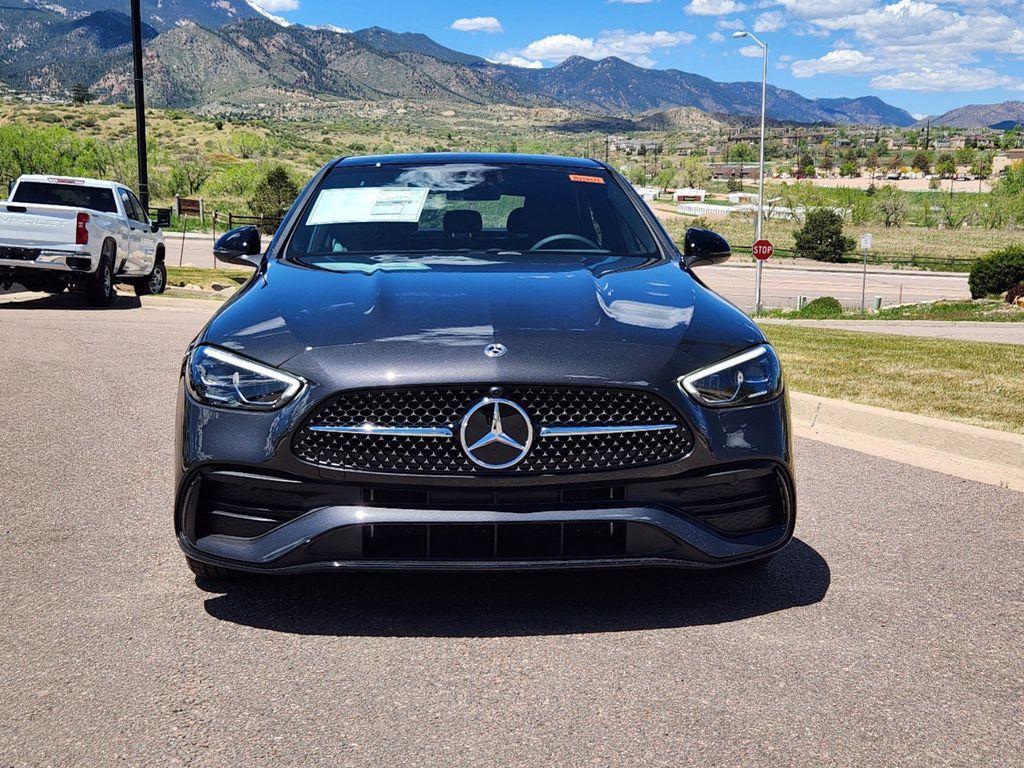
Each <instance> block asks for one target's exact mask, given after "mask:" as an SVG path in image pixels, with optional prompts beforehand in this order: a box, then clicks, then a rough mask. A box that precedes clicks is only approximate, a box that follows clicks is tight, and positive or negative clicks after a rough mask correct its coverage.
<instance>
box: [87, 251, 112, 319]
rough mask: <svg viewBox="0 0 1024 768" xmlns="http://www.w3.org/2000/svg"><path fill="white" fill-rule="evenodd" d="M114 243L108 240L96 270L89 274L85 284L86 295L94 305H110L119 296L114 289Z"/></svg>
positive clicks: (101, 252)
mask: <svg viewBox="0 0 1024 768" xmlns="http://www.w3.org/2000/svg"><path fill="white" fill-rule="evenodd" d="M115 253H116V249H115V247H114V244H113V243H112V242H111V241H109V240H107V241H105V242H104V243H103V249H102V250H101V251H100V263H99V266H98V267H96V271H95V272H94V273H93V274H92V275H90V276H89V282H88V284H87V285H86V286H85V296H86V298H87V299H88V301H89V304H90V305H91V306H93V307H109V306H110V305H111V304H113V303H114V299H115V298H117V292H116V291H115V290H114V254H115Z"/></svg>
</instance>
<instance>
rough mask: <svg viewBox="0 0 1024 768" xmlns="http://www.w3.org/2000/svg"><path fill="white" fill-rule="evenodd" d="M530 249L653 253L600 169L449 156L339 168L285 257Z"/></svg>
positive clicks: (315, 260) (627, 203) (309, 259)
mask: <svg viewBox="0 0 1024 768" xmlns="http://www.w3.org/2000/svg"><path fill="white" fill-rule="evenodd" d="M527 251H536V252H549V253H550V252H559V253H567V252H568V253H584V254H596V255H604V254H607V255H616V256H644V257H650V256H653V255H655V254H656V253H657V246H656V244H655V240H654V236H653V235H652V234H651V231H650V230H649V228H648V227H647V224H646V223H645V221H644V219H643V217H642V216H641V215H640V213H639V212H638V211H637V209H636V207H635V206H634V205H633V203H632V202H631V200H630V199H629V198H628V197H627V196H626V194H625V192H623V190H622V189H621V188H620V187H619V185H618V184H617V183H616V182H615V181H614V180H613V179H612V178H611V177H610V176H609V174H608V173H607V172H605V171H604V170H603V169H591V168H586V169H575V168H565V167H561V168H560V167H554V166H535V165H514V164H512V165H506V164H484V163H457V164H456V163H450V164H438V165H428V164H423V165H367V166H339V167H336V168H334V169H333V170H332V171H330V172H329V173H328V174H327V176H326V177H325V179H324V181H323V183H322V184H321V185H320V188H319V189H318V190H317V192H316V195H315V197H314V198H313V200H312V201H311V203H310V204H309V205H308V206H307V207H306V210H305V211H303V213H302V214H301V220H300V223H299V225H298V227H297V228H296V231H295V234H294V236H293V237H292V239H291V242H290V243H289V245H288V251H287V258H290V259H295V260H297V261H300V262H302V263H306V264H313V265H317V266H324V267H327V268H330V266H331V264H332V263H333V262H336V261H343V260H344V258H345V257H344V256H340V254H353V253H358V254H378V255H380V254H395V253H465V252H487V253H502V254H506V255H516V254H521V253H525V252H527Z"/></svg>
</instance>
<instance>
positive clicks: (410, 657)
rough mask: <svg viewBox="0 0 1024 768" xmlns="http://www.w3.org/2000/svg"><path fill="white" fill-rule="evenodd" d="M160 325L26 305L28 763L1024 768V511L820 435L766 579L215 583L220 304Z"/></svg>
mask: <svg viewBox="0 0 1024 768" xmlns="http://www.w3.org/2000/svg"><path fill="white" fill-rule="evenodd" d="M133 304H134V302H132V301H130V300H124V301H123V302H122V306H124V307H126V308H125V309H121V310H117V309H114V310H108V311H93V310H88V309H80V308H75V307H77V306H78V305H74V304H71V303H69V302H67V301H64V302H63V303H62V302H61V301H60V300H52V299H45V300H42V301H38V302H36V303H35V304H34V306H32V308H31V309H25V308H24V306H22V307H21V308H10V306H11V305H3V304H0V344H2V345H3V349H4V351H5V364H4V365H3V366H2V367H0V387H2V390H3V392H4V398H3V414H2V418H0V444H2V445H3V446H4V459H3V465H2V466H3V472H0V500H2V502H0V503H2V518H0V520H2V526H3V528H2V531H3V535H2V536H0V589H2V601H3V602H2V605H3V614H4V615H3V621H2V622H0V724H2V726H0V765H3V766H44V765H48V766H49V765H52V766H75V767H76V768H80V767H82V766H104V768H106V767H108V766H113V765H125V766H133V767H134V766H159V768H166V766H170V765H203V766H221V765H236V766H246V767H248V766H263V765H267V766H361V767H363V766H405V765H416V766H435V765H444V766H473V767H474V768H479V767H480V766H501V767H502V768H507V767H509V766H531V767H532V766H630V767H633V766H666V768H668V767H672V768H676V767H677V766H681V765H686V764H695V765H714V766H718V765H772V766H809V765H813V766H854V765H863V766H879V765H901V766H911V765H914V766H945V765H949V766H953V765H958V766H963V765H971V766H983V765H984V766H1006V765H1013V764H1020V760H1021V757H1022V752H1021V749H1022V743H1021V709H1020V707H1021V702H1022V691H1024V682H1022V681H1024V642H1022V639H1021V632H1020V630H1021V625H1022V614H1024V604H1022V587H1021V584H1022V583H1024V561H1022V559H1021V557H1020V540H1021V502H1022V500H1024V496H1022V495H1020V494H1016V493H1013V492H1009V491H1004V490H1000V489H997V488H992V487H987V486H982V485H976V484H973V483H970V482H967V481H962V480H957V479H953V478H950V477H947V476H944V475H939V474H934V473H930V472H926V471H923V470H918V469H913V468H910V467H907V466H904V465H899V464H894V463H890V462H886V461H881V460H877V459H873V458H869V457H867V456H864V455H861V454H857V453H852V452H849V451H844V450H840V449H836V448H832V447H828V446H825V445H822V444H818V443H814V442H808V441H799V442H798V443H797V446H796V449H797V454H798V458H799V464H800V467H799V469H800V473H799V488H798V491H799V496H800V503H801V513H800V514H801V519H800V523H799V526H798V531H797V533H798V540H797V541H795V542H794V543H793V544H792V545H791V546H790V547H789V548H788V549H787V550H786V551H785V552H784V553H783V554H782V555H780V556H779V557H778V558H777V559H776V561H775V562H773V563H772V565H771V566H770V567H769V568H768V569H767V570H766V571H765V572H763V573H761V574H758V575H728V574H705V575H701V574H673V573H618V574H596V575H585V574H563V575H538V574H533V575H512V576H498V575H489V576H484V575H470V576H443V577H442V576H437V577H423V576H416V577H402V576H398V575H390V576H387V577H379V576H343V577H339V578H324V577H317V578H312V577H307V578H298V579H288V580H283V581H266V580H257V581H255V582H253V583H251V584H247V585H244V586H235V587H232V588H230V589H228V590H227V591H219V590H211V589H210V588H209V587H208V586H198V585H197V584H196V583H195V582H194V580H193V579H192V578H191V576H190V574H189V573H188V571H187V570H186V569H185V567H184V563H183V561H182V557H181V555H180V554H179V552H178V551H177V548H176V545H175V543H174V540H173V535H172V529H171V520H170V514H171V466H170V465H171V440H172V437H171V434H172V424H173V413H172V411H173V406H172V393H173V391H174V388H175V383H176V377H177V372H178V366H179V363H180V355H181V353H182V350H183V349H184V347H185V345H186V343H187V342H188V340H189V339H190V338H191V337H192V335H193V334H194V333H195V332H196V331H197V329H198V328H199V327H200V326H201V324H202V323H203V321H204V319H205V313H202V312H190V311H186V310H182V311H169V310H161V309H137V308H136V309H132V308H130V307H131V306H132V305H133ZM58 307H68V308H67V309H59V308H58Z"/></svg>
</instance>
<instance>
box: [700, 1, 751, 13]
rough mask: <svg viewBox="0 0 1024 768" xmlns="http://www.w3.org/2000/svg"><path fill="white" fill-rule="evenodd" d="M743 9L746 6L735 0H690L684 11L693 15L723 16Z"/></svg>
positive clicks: (745, 8)
mask: <svg viewBox="0 0 1024 768" xmlns="http://www.w3.org/2000/svg"><path fill="white" fill-rule="evenodd" d="M745 10H747V6H746V5H745V4H744V3H740V2H737V1H736V0H690V4H689V5H687V6H686V12H687V13H692V14H693V15H694V16H725V15H726V14H727V13H739V12H740V11H745Z"/></svg>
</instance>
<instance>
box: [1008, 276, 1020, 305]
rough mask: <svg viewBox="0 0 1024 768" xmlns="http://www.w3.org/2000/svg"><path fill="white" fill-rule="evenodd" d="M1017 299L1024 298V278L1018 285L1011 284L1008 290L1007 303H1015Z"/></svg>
mask: <svg viewBox="0 0 1024 768" xmlns="http://www.w3.org/2000/svg"><path fill="white" fill-rule="evenodd" d="M1017 299H1024V280H1022V281H1021V282H1019V283H1017V284H1016V285H1011V286H1010V290H1008V291H1007V292H1006V303H1007V304H1014V303H1016V301H1017Z"/></svg>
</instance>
